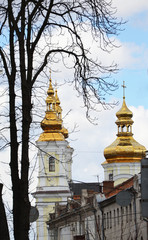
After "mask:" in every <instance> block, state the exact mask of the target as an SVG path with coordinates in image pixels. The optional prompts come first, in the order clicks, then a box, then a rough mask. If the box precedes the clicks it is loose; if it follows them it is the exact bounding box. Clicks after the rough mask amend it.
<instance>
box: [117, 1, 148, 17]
mask: <svg viewBox="0 0 148 240" xmlns="http://www.w3.org/2000/svg"><path fill="white" fill-rule="evenodd" d="M113 4H114V6H116V7H117V15H118V16H119V17H130V16H131V15H134V14H136V13H140V12H143V11H146V10H148V1H147V0H130V1H129V0H124V1H123V0H113Z"/></svg>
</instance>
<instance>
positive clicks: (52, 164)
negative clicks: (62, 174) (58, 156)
mask: <svg viewBox="0 0 148 240" xmlns="http://www.w3.org/2000/svg"><path fill="white" fill-rule="evenodd" d="M49 172H55V158H54V157H49Z"/></svg>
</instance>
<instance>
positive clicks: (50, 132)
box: [38, 72, 68, 141]
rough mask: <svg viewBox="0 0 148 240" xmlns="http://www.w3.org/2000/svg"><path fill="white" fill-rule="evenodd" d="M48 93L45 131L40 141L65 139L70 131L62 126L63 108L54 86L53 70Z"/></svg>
mask: <svg viewBox="0 0 148 240" xmlns="http://www.w3.org/2000/svg"><path fill="white" fill-rule="evenodd" d="M47 95H48V96H47V98H46V112H45V117H44V119H43V120H42V122H41V127H42V129H43V131H44V132H43V133H41V135H40V137H39V139H38V141H63V140H65V138H67V137H68V131H67V129H65V128H64V127H63V126H62V124H63V121H62V109H61V107H60V100H59V98H58V95H57V90H55V92H54V89H53V86H52V80H51V72H50V80H49V88H48V91H47Z"/></svg>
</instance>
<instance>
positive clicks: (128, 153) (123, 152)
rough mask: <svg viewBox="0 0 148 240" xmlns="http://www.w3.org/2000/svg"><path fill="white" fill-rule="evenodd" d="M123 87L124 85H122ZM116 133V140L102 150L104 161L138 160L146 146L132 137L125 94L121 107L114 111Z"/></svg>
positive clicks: (130, 117)
mask: <svg viewBox="0 0 148 240" xmlns="http://www.w3.org/2000/svg"><path fill="white" fill-rule="evenodd" d="M123 87H125V86H123ZM116 116H117V120H116V124H117V126H118V133H117V138H116V140H115V141H114V142H113V143H112V144H111V145H109V146H108V147H107V148H105V150H104V157H105V159H106V162H104V164H105V163H118V162H140V160H141V159H142V158H143V157H145V151H146V148H145V147H144V146H142V145H141V144H139V143H138V142H137V141H135V139H134V138H133V133H132V124H133V120H132V117H133V114H132V112H131V111H130V110H129V109H128V107H127V106H126V102H125V96H123V104H122V107H121V109H120V110H119V111H118V112H117V113H116Z"/></svg>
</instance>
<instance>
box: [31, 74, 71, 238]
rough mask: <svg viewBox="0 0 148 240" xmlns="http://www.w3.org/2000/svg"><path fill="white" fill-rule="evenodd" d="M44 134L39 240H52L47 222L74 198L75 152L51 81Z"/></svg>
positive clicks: (38, 192)
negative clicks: (71, 182) (71, 183)
mask: <svg viewBox="0 0 148 240" xmlns="http://www.w3.org/2000/svg"><path fill="white" fill-rule="evenodd" d="M41 127H42V129H43V132H42V133H41V135H40V137H39V139H38V141H37V143H36V145H37V148H38V161H39V172H38V185H37V189H36V192H35V193H34V197H35V198H36V206H37V208H38V211H39V218H38V221H37V239H38V240H48V239H49V236H48V230H47V225H46V221H47V220H49V213H53V212H54V208H55V203H57V202H60V204H62V203H63V204H64V203H65V202H66V201H67V198H68V197H69V196H70V189H69V184H68V183H69V181H70V180H71V164H72V153H73V149H72V148H71V147H70V146H69V144H68V142H67V141H66V138H67V137H68V130H67V129H65V128H64V127H63V121H62V109H61V107H60V100H59V98H58V94H57V90H54V89H53V86H52V81H51V78H50V83H49V88H48V91H47V98H46V111H45V117H44V119H43V120H42V122H41Z"/></svg>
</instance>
